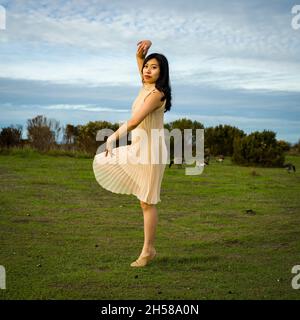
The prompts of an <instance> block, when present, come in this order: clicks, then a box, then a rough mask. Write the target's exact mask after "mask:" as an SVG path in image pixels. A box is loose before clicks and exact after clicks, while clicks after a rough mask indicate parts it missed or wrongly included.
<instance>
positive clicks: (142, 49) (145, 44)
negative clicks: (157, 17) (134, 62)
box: [136, 40, 152, 59]
mask: <svg viewBox="0 0 300 320" xmlns="http://www.w3.org/2000/svg"><path fill="white" fill-rule="evenodd" d="M137 45H138V48H137V52H136V55H137V56H138V57H139V58H142V59H143V58H145V56H146V54H147V52H148V50H149V48H150V47H151V45H152V42H151V41H150V40H141V41H139V42H138V43H137Z"/></svg>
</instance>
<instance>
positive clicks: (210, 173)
mask: <svg viewBox="0 0 300 320" xmlns="http://www.w3.org/2000/svg"><path fill="white" fill-rule="evenodd" d="M286 161H292V162H293V163H294V164H295V165H296V167H297V169H298V168H300V158H299V157H297V156H288V157H286ZM252 169H254V168H253V167H240V166H236V165H233V164H232V163H231V161H230V159H226V161H225V162H224V163H217V162H214V161H212V162H211V164H210V165H209V166H206V167H205V170H204V172H203V173H202V174H201V175H199V176H186V175H185V174H184V169H179V168H175V167H172V168H171V169H169V168H168V167H167V168H166V171H165V176H164V179H163V184H162V193H161V200H162V202H160V203H159V204H158V205H157V208H158V214H159V224H158V227H157V236H156V250H157V257H156V258H155V259H154V260H153V262H152V263H151V264H149V265H148V266H146V267H145V268H137V269H136V268H132V267H130V263H131V262H132V261H134V260H135V259H136V258H137V257H138V255H139V253H140V250H141V248H142V245H143V215H142V210H141V208H140V206H139V200H138V199H137V198H136V197H135V196H133V195H119V194H114V193H111V192H109V191H106V190H105V189H102V188H101V187H100V186H99V185H98V184H97V182H96V180H95V178H94V175H93V171H92V159H88V158H74V157H68V156H57V157H56V156H49V155H39V154H38V153H35V152H32V153H25V152H24V153H17V152H16V153H14V154H10V155H9V154H8V155H1V156H0V192H1V197H0V217H1V219H0V241H1V251H0V265H3V266H5V268H6V287H7V289H6V290H0V299H299V297H300V290H295V289H293V288H292V287H291V280H292V277H293V276H294V275H293V274H292V273H291V269H292V267H293V266H294V265H296V264H300V200H299V199H300V197H299V193H300V177H299V173H298V172H296V173H295V174H294V173H291V174H288V173H287V172H286V170H285V169H280V168H272V169H271V168H255V170H256V172H257V173H258V175H252V174H251V171H252ZM246 209H252V210H254V211H255V213H256V214H255V215H249V214H246V213H245V210H246Z"/></svg>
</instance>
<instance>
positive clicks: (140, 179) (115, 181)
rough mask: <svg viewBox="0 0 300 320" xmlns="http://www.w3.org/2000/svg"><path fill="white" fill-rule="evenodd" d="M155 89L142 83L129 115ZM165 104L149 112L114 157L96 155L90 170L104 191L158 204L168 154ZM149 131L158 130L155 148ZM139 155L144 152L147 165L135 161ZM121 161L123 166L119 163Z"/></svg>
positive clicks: (113, 152)
mask: <svg viewBox="0 0 300 320" xmlns="http://www.w3.org/2000/svg"><path fill="white" fill-rule="evenodd" d="M155 90H157V89H155V84H143V86H142V87H141V89H140V91H139V94H138V96H137V98H136V99H135V100H134V102H133V104H132V107H131V113H132V115H133V114H134V113H135V112H136V110H138V109H139V108H141V107H142V106H143V103H144V101H145V99H146V98H147V97H148V96H149V95H150V94H151V93H152V92H154V91H155ZM165 104H166V100H164V102H163V105H162V106H161V107H159V108H157V109H155V110H154V111H153V112H151V113H149V114H148V115H147V116H146V117H145V119H144V120H143V121H142V122H141V123H140V124H139V125H138V126H137V127H136V128H135V129H133V130H131V144H130V145H126V146H119V147H118V148H113V149H112V154H113V155H110V154H109V153H108V154H107V156H105V154H106V152H101V153H98V154H96V155H95V157H94V160H93V171H94V175H95V178H96V181H97V182H98V183H99V184H100V185H101V186H102V187H103V188H105V189H106V190H109V191H111V192H114V193H120V194H132V195H135V196H136V197H137V198H138V199H139V200H141V201H143V202H146V203H148V204H156V203H158V202H160V201H161V199H160V191H161V182H162V178H163V175H164V171H165V167H166V163H167V153H168V151H167V147H166V142H165V135H164V109H165ZM139 129H143V130H145V132H146V133H147V141H148V143H144V142H145V140H143V139H141V137H140V135H139ZM151 129H160V135H161V136H160V138H159V139H158V142H159V143H153V144H154V145H155V148H153V144H152V140H153V138H152V136H151ZM152 131H153V130H152ZM154 131H155V130H154ZM156 142H157V140H156ZM157 150H158V151H157ZM141 152H146V153H145V154H146V155H147V157H148V158H147V162H146V163H142V162H141V161H140V160H139V161H137V156H139V155H140V154H141ZM151 153H152V154H154V157H158V158H156V159H159V161H157V160H156V161H151ZM126 157H127V158H126ZM124 159H127V161H126V160H124ZM139 159H140V158H139ZM152 159H153V158H152ZM122 160H123V161H126V163H125V162H124V163H122ZM148 160H149V161H148Z"/></svg>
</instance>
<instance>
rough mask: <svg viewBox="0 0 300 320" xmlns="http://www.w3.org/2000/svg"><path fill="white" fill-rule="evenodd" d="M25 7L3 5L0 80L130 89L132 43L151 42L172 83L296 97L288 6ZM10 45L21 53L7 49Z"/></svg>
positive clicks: (297, 76)
mask: <svg viewBox="0 0 300 320" xmlns="http://www.w3.org/2000/svg"><path fill="white" fill-rule="evenodd" d="M26 3H27V4H24V2H22V1H13V2H12V5H11V6H10V7H8V15H9V19H8V28H7V30H6V32H5V33H4V34H3V36H4V37H3V38H2V43H1V46H3V47H4V49H5V50H4V51H5V52H6V55H3V54H2V56H1V53H0V57H1V61H0V70H1V71H0V75H1V76H2V77H10V78H14V79H20V78H21V79H31V80H49V81H53V82H58V83H84V84H90V85H98V84H102V85H105V84H107V85H110V84H113V83H118V84H129V85H133V84H135V83H137V81H139V78H138V75H137V73H136V66H135V50H136V43H137V41H138V40H140V39H143V38H150V39H151V40H153V47H152V48H151V49H150V50H151V51H150V52H152V51H158V52H161V53H165V55H166V56H167V57H168V59H169V62H170V70H171V80H172V81H173V83H181V82H183V81H184V82H185V83H196V84H202V83H205V84H209V85H213V86H217V87H221V88H242V89H247V90H253V89H264V90H287V91H298V92H299V91H300V85H299V84H300V72H299V70H300V64H299V62H298V60H296V57H297V56H298V55H299V53H300V52H299V51H300V40H299V37H296V36H295V32H294V30H292V29H291V28H290V21H289V20H288V19H289V18H290V17H289V16H288V14H287V9H288V6H287V7H286V11H283V12H275V13H274V12H272V11H271V10H270V11H268V10H267V9H266V8H265V7H263V10H258V8H255V7H254V6H253V7H252V8H251V7H249V6H247V4H246V3H245V2H242V3H238V2H235V1H232V5H231V6H230V5H220V3H219V2H218V1H217V2H212V3H211V4H210V5H207V4H205V5H204V3H203V2H202V4H199V3H197V2H189V3H188V4H186V6H183V4H182V3H181V2H178V1H177V2H174V3H173V2H172V5H171V3H167V4H164V3H158V2H154V3H151V5H150V4H149V3H148V2H147V1H140V2H130V4H127V5H125V4H124V2H118V1H114V2H112V3H109V4H106V3H105V2H103V1H67V2H60V1H53V2H49V1H42V2H39V4H37V3H36V2H35V1H28V2H26ZM138 4H139V5H138ZM135 5H136V6H135ZM270 7H271V6H270ZM249 8H250V9H251V10H250V9H249ZM193 9H194V10H193ZM269 9H270V8H269ZM247 10H249V12H248V11H247ZM14 46H18V48H19V49H21V50H22V48H23V51H19V52H16V51H15V50H13V49H11V51H9V48H14ZM47 50H48V52H47ZM8 56H9V57H8ZM26 57H27V58H26ZM30 57H32V58H30ZM6 60H8V61H6ZM133 74H134V75H133Z"/></svg>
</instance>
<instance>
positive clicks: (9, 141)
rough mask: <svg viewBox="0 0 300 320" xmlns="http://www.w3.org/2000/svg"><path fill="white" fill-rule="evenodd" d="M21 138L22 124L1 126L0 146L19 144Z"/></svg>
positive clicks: (9, 146)
mask: <svg viewBox="0 0 300 320" xmlns="http://www.w3.org/2000/svg"><path fill="white" fill-rule="evenodd" d="M21 139H22V126H21V125H18V126H16V127H14V126H13V125H10V127H6V128H2V130H1V132H0V147H1V148H11V147H14V146H18V145H20V144H21Z"/></svg>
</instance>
